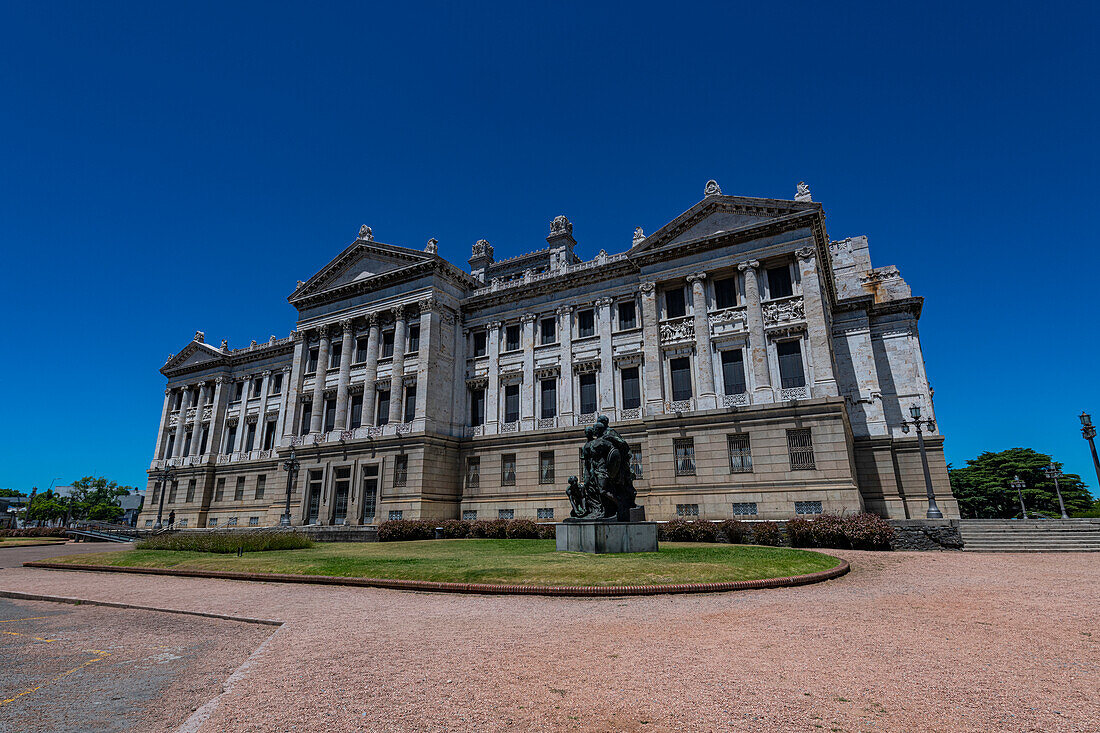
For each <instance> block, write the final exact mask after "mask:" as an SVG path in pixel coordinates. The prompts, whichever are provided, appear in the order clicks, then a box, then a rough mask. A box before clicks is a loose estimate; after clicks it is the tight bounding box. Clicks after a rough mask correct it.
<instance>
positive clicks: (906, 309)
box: [142, 181, 957, 526]
mask: <svg viewBox="0 0 1100 733" xmlns="http://www.w3.org/2000/svg"><path fill="white" fill-rule="evenodd" d="M804 188H805V186H804V184H803V185H801V186H800V187H799V193H798V195H797V196H796V198H795V200H776V199H760V198H748V197H741V196H726V195H723V194H722V193H721V190H720V188H719V187H718V185H717V184H716V183H714V182H713V181H711V182H708V184H707V186H706V187H705V195H704V197H703V199H702V200H701V201H699V202H698V203H696V204H695V205H694V206H692V207H691V208H689V209H688V210H687V211H685V212H684V213H683V214H681V215H680V216H678V217H676V218H675V219H673V220H672V221H671V222H669V223H668V224H666V225H665V226H663V227H662V228H660V229H659V230H658V231H656V232H654V233H653V234H650V235H648V236H647V235H645V233H644V232H643V231H642V230H641V229H640V228H639V229H637V230H635V232H634V234H633V238H632V240H627V242H626V244H627V245H629V246H628V248H626V249H625V250H624V251H622V252H618V253H615V254H608V253H607V252H606V251H605V250H602V249H601V250H600V251H599V253H598V254H597V255H596V256H595V257H593V258H592V259H590V260H582V259H581V258H580V257H579V256H578V255H577V254H576V253H575V251H574V250H575V248H576V244H577V243H576V240H575V239H574V237H573V225H572V223H570V221H569V220H568V219H567V218H566V217H565V216H558V217H556V218H555V219H554V220H553V221H552V222H551V225H550V232H549V235H548V236H547V238H546V246H545V247H543V248H541V249H538V250H536V251H533V252H529V253H527V254H523V255H519V256H516V257H511V258H508V259H504V260H499V261H498V260H495V259H494V250H493V246H492V245H491V244H490V243H489V242H487V241H485V240H479V241H477V242H476V243H475V244H474V246H473V249H472V256H471V257H470V259H469V271H465V270H463V269H460V268H459V267H456V266H455V265H453V264H451V263H449V262H447V261H446V260H444V259H443V258H442V257H440V256H439V255H438V253H437V243H436V242H435V240H431V241H429V242H428V244H427V246H426V247H424V249H423V250H419V249H410V248H405V247H399V246H394V245H389V244H383V243H380V242H376V241H375V240H374V237H373V232H372V231H371V229H370V228H369V227H365V226H364V227H363V228H362V229H361V230H360V232H359V235H358V236H357V238H356V239H355V241H354V242H352V243H351V244H350V245H349V246H347V247H346V248H345V249H344V251H343V252H341V253H340V254H339V255H337V256H336V258H335V259H333V260H332V262H330V263H329V264H328V265H327V266H326V267H325V268H323V269H322V270H321V271H320V272H318V273H317V274H316V275H314V276H313V277H311V278H310V279H308V280H306V281H304V282H301V281H300V282H299V283H298V287H297V288H296V289H295V290H294V292H293V293H292V294H291V295H290V297H289V300H290V302H291V304H292V305H294V306H295V307H296V308H297V310H298V314H299V318H298V322H297V324H296V329H295V330H294V331H293V332H292V333H291V334H290V336H289V337H288V338H283V339H277V338H275V337H271V338H270V339H269V340H268V341H266V342H262V343H256V342H253V343H252V344H251V345H250V346H248V347H246V348H243V349H230V348H229V347H228V345H227V344H226V343H225V342H223V343H222V345H221V347H220V348H215V347H213V346H210V345H208V344H206V343H205V339H204V336H203V334H201V333H197V334H196V335H195V338H194V339H193V340H192V342H191V343H190V344H188V345H187V346H186V347H185V348H184V349H183V350H182V351H181V352H180V353H179V354H176V355H173V356H172V357H170V358H169V360H168V362H167V363H166V364H165V365H164V367H162V369H161V371H162V373H163V374H165V375H166V376H167V377H168V388H167V390H166V392H165V401H164V405H163V410H162V414H161V422H160V427H159V431H158V436H157V444H156V453H155V457H154V460H153V463H152V465H151V466H150V474H151V478H150V490H151V493H150V496H153V497H154V499H155V500H154V501H150V502H147V504H146V509H145V512H144V514H143V515H142V520H149V519H150V518H151V517H152V516H154V515H155V511H156V507H157V505H158V503H159V496H158V492H159V485H157V484H156V481H155V478H154V477H153V475H154V473H155V471H156V470H157V469H159V468H161V467H162V466H163V465H164V464H165V463H166V462H168V463H171V464H172V465H173V466H175V467H176V473H177V477H176V482H175V483H176V486H175V487H174V488H173V487H172V486H170V487H169V488H168V492H167V494H166V496H165V500H166V502H169V500H171V501H170V502H169V503H168V504H166V508H165V512H166V513H167V511H168V509H169V508H172V509H174V510H175V511H176V514H177V518H178V519H186V520H187V522H188V526H209V525H211V524H213V523H215V522H216V523H217V525H218V526H224V525H226V524H230V525H236V526H243V525H246V524H253V525H257V524H258V525H268V524H274V523H276V522H277V521H278V516H279V514H281V512H282V506H283V503H284V501H285V496H286V490H287V488H286V487H287V480H286V474H285V472H283V471H282V470H281V469H280V460H281V459H282V458H284V457H285V456H286V455H288V454H289V452H290V451H291V449H293V450H294V451H295V455H296V456H297V457H298V458H299V460H300V461H301V468H300V469H299V471H298V475H297V476H295V478H294V481H293V482H292V483H291V485H290V491H291V504H292V515H293V521H294V522H295V523H296V524H300V523H312V522H316V523H321V524H328V523H339V524H343V523H347V524H359V523H375V522H378V521H384V520H385V519H387V518H390V517H398V516H399V517H402V518H417V517H425V518H436V519H443V518H448V517H462V516H465V517H472V516H477V517H479V518H496V517H497V516H514V517H523V516H528V517H530V518H533V519H535V518H538V519H549V518H556V519H560V518H561V517H562V516H563V512H565V511H567V506H568V504H567V502H566V501H565V499H564V493H563V490H562V487H563V486H564V483H565V479H566V478H567V477H568V474H569V473H575V472H576V470H577V469H576V459H575V455H576V448H577V447H578V445H579V442H580V440H581V439H582V438H581V431H580V428H581V426H584V425H587V424H590V423H592V422H593V421H594V420H595V417H596V416H597V415H598V414H601V413H602V414H606V415H608V416H609V417H610V418H611V420H612V422H613V424H614V425H615V426H616V427H617V428H618V429H619V430H620V432H622V433H623V434H624V435H626V436H628V439H629V440H631V442H632V444H634V445H637V447H638V451H637V455H636V456H635V470H636V473H637V474H638V475H639V480H638V482H637V483H638V487H639V491H640V495H641V496H642V498H643V500H645V502H646V503H647V506H649V507H650V517H651V518H655V519H668V518H671V517H674V516H678V515H679V516H692V517H695V516H702V517H710V518H714V519H718V518H722V517H725V516H739V517H742V518H748V519H752V518H784V517H786V516H790V515H793V514H794V513H795V512H796V509H797V511H798V512H800V513H814V512H815V511H830V510H832V511H857V510H860V509H869V510H872V511H876V512H879V513H881V514H883V515H886V516H890V517H896V518H905V517H920V516H923V513H924V509H923V504H922V502H923V501H924V494H925V491H924V483H923V474H922V472H921V469H920V466H919V457H917V459H916V460H917V463H916V464H914V462H913V460H914V456H915V455H916V454H915V444H914V440H913V437H912V436H911V435H905V434H903V433H902V432H901V430H900V425H901V419H902V417H903V416H904V415H905V414H906V411H907V409H908V406H909V405H910V404H913V403H917V404H920V405H921V407H922V409H923V411H924V414H925V415H926V416H928V417H930V418H932V419H934V418H935V413H934V409H933V404H932V399H931V391H930V388H929V385H928V378H927V375H926V373H925V368H924V359H923V356H922V353H921V346H920V339H919V334H918V329H917V322H918V319H919V317H920V310H921V306H922V302H923V301H922V299H921V298H918V297H913V296H912V295H911V293H910V291H909V287H908V285H906V283H905V281H904V280H902V279H901V276H900V274H899V273H898V271H897V268H895V267H892V266H891V267H880V268H873V267H872V266H871V261H870V256H869V252H868V248H867V239H866V238H865V237H853V238H849V239H845V240H841V241H835V242H831V241H829V239H828V238H827V236H826V234H825V226H824V213H823V209H822V207H821V204H819V203H816V202H813V201H812V200H811V199H810V195H809V190H808V188H805V191H803V189H804ZM689 439H690V443H689V442H688V441H689ZM801 441H806V442H807V443H808V447H807V446H803V445H802V442H801ZM928 443H929V449H930V454H929V455H930V459H931V460H932V465H933V474H934V481H935V485H936V486H937V491H938V493H939V495H940V496H941V501H940V506H941V507H942V508H943V509H944V512H945V515H947V516H957V508H956V507H955V505H954V502H953V500H951V499H950V494H949V491H948V489H947V476H946V466H945V465H944V461H943V453H942V439H941V438H940V436H939V433H935V434H933V435H932V436H930V439H929V441H928ZM800 451H801V452H800ZM807 461H808V462H807ZM746 464H747V465H746ZM555 466H558V467H559V468H557V469H555ZM555 471H556V473H555ZM242 479H243V480H242ZM945 505H946V506H945Z"/></svg>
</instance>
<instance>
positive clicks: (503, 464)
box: [500, 453, 516, 486]
mask: <svg viewBox="0 0 1100 733" xmlns="http://www.w3.org/2000/svg"><path fill="white" fill-rule="evenodd" d="M500 485H501V486H515V485H516V454H515V453H505V454H503V455H501V457H500Z"/></svg>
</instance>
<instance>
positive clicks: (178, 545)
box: [127, 530, 313, 554]
mask: <svg viewBox="0 0 1100 733" xmlns="http://www.w3.org/2000/svg"><path fill="white" fill-rule="evenodd" d="M134 547H135V548H136V550H137V551H162V550H170V551H172V552H198V553H204V552H214V553H220V554H226V553H231V552H232V553H236V552H237V551H238V550H241V551H243V552H272V551H275V550H300V549H304V548H309V547H313V540H311V539H310V538H309V537H306V536H305V535H304V534H299V533H298V532H286V531H274V532H273V531H270V530H268V531H261V530H257V531H255V532H195V533H189V532H177V533H173V534H162V535H155V536H153V537H150V538H148V539H144V540H141V541H140V542H138V543H137V544H136V545H134ZM127 554H128V553H127Z"/></svg>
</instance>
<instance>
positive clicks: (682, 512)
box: [676, 504, 699, 517]
mask: <svg viewBox="0 0 1100 733" xmlns="http://www.w3.org/2000/svg"><path fill="white" fill-rule="evenodd" d="M676 516H678V517H697V516H699V505H698V504H677V505H676Z"/></svg>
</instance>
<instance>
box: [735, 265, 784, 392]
mask: <svg viewBox="0 0 1100 733" xmlns="http://www.w3.org/2000/svg"><path fill="white" fill-rule="evenodd" d="M758 267H760V263H759V262H757V261H756V260H749V261H748V262H742V263H741V264H740V265H738V266H737V269H739V270H740V271H741V272H743V273H744V274H745V304H746V307H745V319H746V322H747V323H748V327H749V360H750V361H751V362H752V376H753V390H752V401H753V403H764V402H774V401H775V393H774V392H773V391H772V378H771V372H770V370H769V367H768V340H767V337H766V336H765V335H764V311H763V310H762V309H761V308H760V287H759V285H758V284H757V282H756V268H758Z"/></svg>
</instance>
